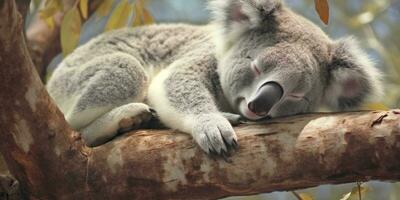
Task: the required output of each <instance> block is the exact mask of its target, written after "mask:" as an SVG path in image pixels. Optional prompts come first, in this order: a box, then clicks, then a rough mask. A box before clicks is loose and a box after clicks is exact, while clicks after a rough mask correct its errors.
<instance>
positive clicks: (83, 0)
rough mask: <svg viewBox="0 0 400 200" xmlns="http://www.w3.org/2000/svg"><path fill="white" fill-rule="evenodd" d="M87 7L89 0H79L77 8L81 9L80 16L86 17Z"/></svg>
mask: <svg viewBox="0 0 400 200" xmlns="http://www.w3.org/2000/svg"><path fill="white" fill-rule="evenodd" d="M88 7H89V0H80V1H79V8H80V9H81V13H82V17H83V18H84V19H87V17H88V10H89V9H88Z"/></svg>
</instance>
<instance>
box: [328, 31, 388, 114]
mask: <svg viewBox="0 0 400 200" xmlns="http://www.w3.org/2000/svg"><path fill="white" fill-rule="evenodd" d="M328 74H329V76H328V86H327V88H326V90H325V95H324V100H325V103H326V104H327V105H328V106H329V107H330V108H332V109H334V110H348V109H352V108H354V107H357V106H360V105H361V104H362V103H364V102H365V101H367V100H372V99H375V98H379V97H380V96H381V94H382V93H383V91H382V90H383V89H382V83H381V73H380V72H379V71H378V70H377V69H376V68H375V67H374V66H373V63H372V62H371V61H370V59H369V58H368V57H367V55H366V54H365V53H364V52H363V51H362V50H361V49H360V48H359V45H358V42H357V41H356V40H355V39H353V38H346V39H341V40H338V41H335V42H334V43H333V45H332V51H331V57H330V61H329V62H328Z"/></svg>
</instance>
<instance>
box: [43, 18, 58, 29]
mask: <svg viewBox="0 0 400 200" xmlns="http://www.w3.org/2000/svg"><path fill="white" fill-rule="evenodd" d="M43 20H44V22H46V24H47V26H48V27H49V28H50V29H54V27H55V26H56V22H55V21H54V18H53V17H47V18H43Z"/></svg>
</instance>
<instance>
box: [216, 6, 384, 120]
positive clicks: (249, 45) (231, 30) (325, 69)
mask: <svg viewBox="0 0 400 200" xmlns="http://www.w3.org/2000/svg"><path fill="white" fill-rule="evenodd" d="M211 9H212V10H213V13H214V19H213V23H214V24H215V26H216V27H215V30H216V32H215V38H216V43H217V57H218V62H219V63H218V65H219V66H218V73H219V75H220V80H221V85H222V88H223V92H224V95H225V96H226V98H227V100H228V102H229V103H230V105H231V107H232V108H233V110H235V111H236V112H238V113H240V114H241V115H242V116H244V117H246V118H248V119H251V120H257V119H261V118H265V117H279V116H286V115H293V114H298V113H304V112H311V111H314V110H315V109H317V108H318V107H320V106H323V105H325V106H328V107H329V108H331V109H333V110H348V109H352V108H354V107H357V106H359V105H360V104H362V103H363V102H365V101H366V100H367V99H369V98H370V97H377V96H379V93H381V91H382V86H381V82H380V73H379V72H378V70H377V69H375V68H374V66H373V64H372V62H371V61H370V60H369V59H368V57H367V56H366V54H365V53H364V52H363V51H362V50H361V49H360V48H359V47H358V44H357V42H356V41H355V40H354V39H352V38H346V39H340V40H331V39H330V38H329V37H328V36H326V34H325V33H324V32H323V31H322V30H321V29H319V28H318V27H317V26H316V25H314V24H313V23H311V22H310V21H308V20H307V19H305V18H303V17H302V16H299V15H297V14H295V13H294V12H292V11H291V10H290V9H288V8H286V7H285V5H284V4H283V3H282V2H281V1H280V0H214V1H213V2H211Z"/></svg>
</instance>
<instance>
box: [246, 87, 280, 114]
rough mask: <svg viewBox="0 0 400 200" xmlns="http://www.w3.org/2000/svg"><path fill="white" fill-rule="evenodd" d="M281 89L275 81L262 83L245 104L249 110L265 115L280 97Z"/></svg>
mask: <svg viewBox="0 0 400 200" xmlns="http://www.w3.org/2000/svg"><path fill="white" fill-rule="evenodd" d="M282 95H283V89H282V87H281V86H280V85H279V84H278V83H276V82H267V83H265V84H264V85H262V86H261V87H260V88H259V89H258V91H257V93H256V95H254V96H253V97H252V98H251V99H250V101H249V103H248V104H247V106H248V108H249V110H250V111H251V112H253V113H255V114H257V115H259V116H266V115H267V114H268V112H269V110H271V108H272V107H273V106H274V105H275V104H276V103H278V102H279V100H280V99H281V98H282Z"/></svg>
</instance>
